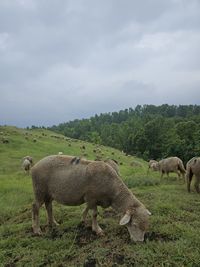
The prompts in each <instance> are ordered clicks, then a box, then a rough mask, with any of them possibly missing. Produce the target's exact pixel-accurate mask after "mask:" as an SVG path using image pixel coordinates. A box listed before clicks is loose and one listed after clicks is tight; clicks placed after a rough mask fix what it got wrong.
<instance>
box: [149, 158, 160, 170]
mask: <svg viewBox="0 0 200 267" xmlns="http://www.w3.org/2000/svg"><path fill="white" fill-rule="evenodd" d="M150 169H151V170H153V171H158V170H159V166H158V161H156V160H153V159H151V160H150V161H149V164H148V170H147V173H149V170H150Z"/></svg>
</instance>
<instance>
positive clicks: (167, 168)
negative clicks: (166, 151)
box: [158, 157, 185, 179]
mask: <svg viewBox="0 0 200 267" xmlns="http://www.w3.org/2000/svg"><path fill="white" fill-rule="evenodd" d="M158 168H159V171H160V172H161V178H162V177H163V175H164V173H166V174H167V176H169V173H170V172H175V173H177V174H178V177H180V173H181V174H182V177H183V179H184V176H185V168H184V165H183V162H182V160H181V159H179V158H178V157H170V158H166V159H162V160H160V161H159V162H158Z"/></svg>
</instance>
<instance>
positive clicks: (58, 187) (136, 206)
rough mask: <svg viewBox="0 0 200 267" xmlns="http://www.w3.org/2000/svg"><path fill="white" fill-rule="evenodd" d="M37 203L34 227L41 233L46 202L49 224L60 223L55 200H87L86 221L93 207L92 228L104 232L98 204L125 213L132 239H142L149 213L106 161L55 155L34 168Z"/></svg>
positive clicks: (73, 202)
mask: <svg viewBox="0 0 200 267" xmlns="http://www.w3.org/2000/svg"><path fill="white" fill-rule="evenodd" d="M32 182H33V183H32V184H33V191H34V195H35V202H34V203H33V205H32V228H33V232H34V234H36V235H41V234H42V232H41V229H40V226H39V209H40V207H41V206H42V205H43V203H45V206H46V210H47V215H48V223H49V225H50V226H52V225H53V224H55V225H57V222H56V220H55V219H54V217H53V213H52V201H53V200H55V201H57V202H59V203H61V204H64V205H81V204H83V203H86V207H85V209H84V211H83V214H82V218H83V221H84V222H85V223H86V215H87V213H88V210H89V209H92V210H93V216H92V230H93V231H94V232H95V233H96V234H97V235H102V234H103V230H102V229H101V227H100V226H99V224H98V222H97V206H102V207H103V208H107V207H109V206H111V207H112V208H113V209H114V210H116V211H117V212H118V213H120V214H123V216H122V217H121V220H120V222H119V224H120V225H125V226H126V227H127V228H128V231H129V234H130V238H131V239H132V240H134V241H143V240H144V234H145V231H146V230H147V228H148V221H149V216H150V215H151V214H150V212H149V211H148V210H147V209H146V208H145V206H144V205H143V204H142V203H141V202H140V201H139V200H138V199H137V198H136V197H135V196H134V195H133V193H132V192H131V191H130V190H129V189H128V188H127V186H126V185H125V184H124V182H123V181H122V180H121V178H120V177H119V176H118V175H117V173H116V171H115V170H114V169H113V168H112V167H111V166H109V164H107V163H105V162H103V161H91V160H83V159H77V158H76V157H72V156H66V155H65V156H64V155H62V156H59V155H52V156H48V157H45V158H43V159H42V160H40V161H39V162H38V163H37V164H36V165H35V166H34V167H33V168H32Z"/></svg>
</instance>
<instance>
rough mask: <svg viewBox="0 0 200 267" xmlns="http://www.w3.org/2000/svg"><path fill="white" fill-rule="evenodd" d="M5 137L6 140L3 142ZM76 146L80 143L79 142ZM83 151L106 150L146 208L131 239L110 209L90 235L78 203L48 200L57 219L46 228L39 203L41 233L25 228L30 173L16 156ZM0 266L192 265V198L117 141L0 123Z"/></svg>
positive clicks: (195, 234)
mask: <svg viewBox="0 0 200 267" xmlns="http://www.w3.org/2000/svg"><path fill="white" fill-rule="evenodd" d="M3 140H7V142H3ZM83 146H84V147H85V149H83ZM59 151H62V152H63V153H64V154H68V155H74V156H83V157H86V158H88V159H96V158H99V159H106V158H113V159H115V160H117V161H118V162H119V167H120V173H121V176H122V178H123V180H124V181H125V183H126V184H127V186H128V187H129V188H130V189H131V190H132V191H133V192H134V194H135V195H136V197H137V198H138V199H139V200H141V201H142V202H143V203H144V204H145V205H146V207H148V209H149V210H150V211H151V212H152V216H151V223H150V228H149V231H148V233H147V238H146V241H145V242H144V243H142V244H134V243H132V242H130V240H129V234H128V231H127V229H126V228H125V227H122V226H119V220H120V218H119V216H118V215H116V214H115V212H114V211H113V210H112V209H110V208H109V209H106V210H103V209H99V219H98V220H99V222H100V225H101V226H102V228H103V229H104V231H105V236H103V237H97V236H96V235H95V234H93V233H92V231H91V228H90V227H88V228H84V227H83V226H82V225H81V224H80V218H81V212H82V210H83V206H80V207H79V206H78V207H66V206H62V205H59V204H57V203H54V214H55V217H56V219H57V221H58V222H59V223H60V226H58V227H57V228H53V229H48V227H47V226H46V213H45V210H44V208H42V209H41V227H42V230H43V236H42V237H35V236H33V234H32V230H31V205H32V202H33V193H32V183H31V177H30V176H27V175H26V174H25V173H24V172H23V171H22V169H21V162H22V158H23V157H24V156H26V155H31V156H32V157H33V158H34V162H37V161H38V160H40V159H41V158H43V157H45V156H47V155H51V154H58V152H59ZM0 199H1V201H0V236H1V238H0V266H7V267H8V266H10V267H11V266H12V267H15V266H40V267H42V266H59V267H64V266H67V267H68V266H87V267H88V266H90V267H92V266H119V265H120V266H199V265H200V260H199V252H200V249H199V244H200V236H199V229H200V220H199V218H200V209H199V204H200V199H199V195H197V194H196V193H195V192H192V193H191V194H188V193H187V192H186V186H185V184H184V183H183V181H182V180H178V179H177V178H176V175H174V174H171V175H170V178H166V177H164V178H163V180H160V175H159V174H158V173H156V172H150V173H149V175H147V162H145V161H144V160H142V159H139V158H137V157H133V156H126V155H125V154H124V153H122V152H120V151H119V150H117V149H114V148H109V147H106V146H101V145H98V146H97V145H95V144H92V143H88V142H86V141H79V140H76V139H71V138H67V137H65V136H63V135H61V134H55V133H54V132H51V131H48V130H45V129H34V130H24V129H18V128H15V127H0Z"/></svg>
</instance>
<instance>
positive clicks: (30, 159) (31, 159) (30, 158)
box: [23, 156, 33, 166]
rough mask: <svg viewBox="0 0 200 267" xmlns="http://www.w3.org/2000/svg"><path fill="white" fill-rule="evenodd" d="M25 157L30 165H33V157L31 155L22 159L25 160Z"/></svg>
mask: <svg viewBox="0 0 200 267" xmlns="http://www.w3.org/2000/svg"><path fill="white" fill-rule="evenodd" d="M25 159H27V160H29V161H30V163H31V166H33V158H32V157H31V156H26V157H24V158H23V160H25Z"/></svg>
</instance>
